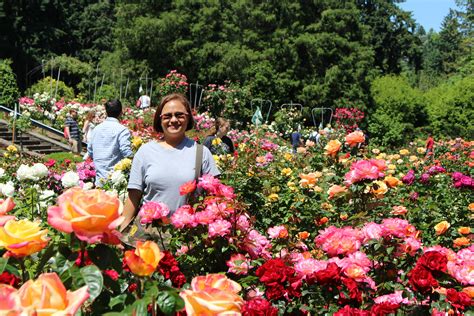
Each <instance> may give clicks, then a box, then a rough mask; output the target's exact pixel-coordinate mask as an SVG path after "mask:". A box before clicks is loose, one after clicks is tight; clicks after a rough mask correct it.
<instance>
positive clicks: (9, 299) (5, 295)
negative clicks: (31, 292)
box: [0, 284, 22, 316]
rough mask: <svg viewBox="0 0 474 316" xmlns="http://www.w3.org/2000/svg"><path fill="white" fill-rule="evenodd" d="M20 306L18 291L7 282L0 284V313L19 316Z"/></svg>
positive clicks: (7, 315)
mask: <svg viewBox="0 0 474 316" xmlns="http://www.w3.org/2000/svg"><path fill="white" fill-rule="evenodd" d="M21 312H22V308H21V304H20V296H19V295H18V291H17V290H16V289H15V288H14V287H12V286H10V285H7V284H0V315H5V316H19V315H21Z"/></svg>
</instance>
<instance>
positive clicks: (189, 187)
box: [179, 180, 196, 195]
mask: <svg viewBox="0 0 474 316" xmlns="http://www.w3.org/2000/svg"><path fill="white" fill-rule="evenodd" d="M194 190H196V180H193V181H188V182H186V183H185V184H183V185H182V186H180V187H179V194H180V195H186V194H189V193H192V192H194Z"/></svg>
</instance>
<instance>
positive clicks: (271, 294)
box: [265, 284, 286, 300]
mask: <svg viewBox="0 0 474 316" xmlns="http://www.w3.org/2000/svg"><path fill="white" fill-rule="evenodd" d="M285 294H286V290H285V288H284V287H283V285H281V284H275V285H271V286H269V285H267V289H266V290H265V295H266V296H267V298H268V299H269V300H278V299H280V298H282V297H283V296H285Z"/></svg>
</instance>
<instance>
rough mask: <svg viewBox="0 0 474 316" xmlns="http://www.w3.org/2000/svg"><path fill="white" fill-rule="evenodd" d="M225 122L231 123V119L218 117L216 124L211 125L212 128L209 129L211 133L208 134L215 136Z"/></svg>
mask: <svg viewBox="0 0 474 316" xmlns="http://www.w3.org/2000/svg"><path fill="white" fill-rule="evenodd" d="M225 124H229V125H230V121H229V120H227V119H225V118H223V117H218V118H217V119H215V121H214V126H212V127H211V129H210V130H209V134H208V135H207V136H213V135H215V134H217V132H218V131H219V128H220V127H221V126H223V125H225Z"/></svg>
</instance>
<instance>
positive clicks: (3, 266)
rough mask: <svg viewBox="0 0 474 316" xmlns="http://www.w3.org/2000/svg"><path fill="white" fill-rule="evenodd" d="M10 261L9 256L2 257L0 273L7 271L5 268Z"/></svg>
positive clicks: (0, 259)
mask: <svg viewBox="0 0 474 316" xmlns="http://www.w3.org/2000/svg"><path fill="white" fill-rule="evenodd" d="M7 263H8V258H0V273H3V271H5V268H6V267H7Z"/></svg>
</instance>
